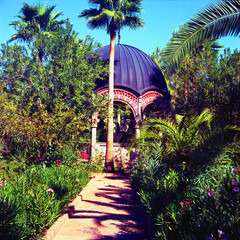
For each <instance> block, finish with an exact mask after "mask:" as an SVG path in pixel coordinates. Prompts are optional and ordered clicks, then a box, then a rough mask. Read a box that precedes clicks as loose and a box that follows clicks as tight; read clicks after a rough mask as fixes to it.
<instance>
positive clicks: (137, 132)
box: [135, 96, 142, 138]
mask: <svg viewBox="0 0 240 240" xmlns="http://www.w3.org/2000/svg"><path fill="white" fill-rule="evenodd" d="M141 122H142V97H141V96H140V97H139V98H138V113H137V116H136V118H135V135H136V138H139V137H140V125H141Z"/></svg>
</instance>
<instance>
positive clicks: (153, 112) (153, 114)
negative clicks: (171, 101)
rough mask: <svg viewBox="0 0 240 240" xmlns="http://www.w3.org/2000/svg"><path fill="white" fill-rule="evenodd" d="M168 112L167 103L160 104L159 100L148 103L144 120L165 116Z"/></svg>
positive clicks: (144, 112)
mask: <svg viewBox="0 0 240 240" xmlns="http://www.w3.org/2000/svg"><path fill="white" fill-rule="evenodd" d="M166 113H167V109H166V104H164V103H162V104H160V103H159V102H158V101H157V102H152V103H150V104H148V105H147V106H146V107H145V109H144V111H143V120H147V119H153V118H165V117H166Z"/></svg>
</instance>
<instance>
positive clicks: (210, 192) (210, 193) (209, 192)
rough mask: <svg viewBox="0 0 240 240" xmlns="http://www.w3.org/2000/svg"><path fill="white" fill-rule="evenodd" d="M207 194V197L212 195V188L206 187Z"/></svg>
mask: <svg viewBox="0 0 240 240" xmlns="http://www.w3.org/2000/svg"><path fill="white" fill-rule="evenodd" d="M207 194H208V196H209V197H212V195H213V192H212V190H211V189H207Z"/></svg>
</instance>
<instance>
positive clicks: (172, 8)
mask: <svg viewBox="0 0 240 240" xmlns="http://www.w3.org/2000/svg"><path fill="white" fill-rule="evenodd" d="M23 2H26V3H28V4H35V3H44V4H48V5H50V6H52V5H56V10H57V11H61V12H63V18H65V19H66V18H69V19H70V21H71V22H72V23H73V26H74V29H75V30H76V31H77V32H78V33H79V38H82V39H83V38H85V36H86V35H91V36H92V37H94V39H95V40H97V41H99V42H100V43H101V44H102V45H103V46H104V45H108V44H109V42H110V41H109V36H108V35H107V33H106V32H105V31H104V30H102V29H101V30H91V29H89V28H88V27H87V24H86V21H85V20H84V19H79V18H78V17H77V16H78V13H79V12H81V11H82V10H83V9H86V8H89V6H90V5H89V4H88V0H37V1H36V0H25V1H23V0H0V43H5V42H6V41H7V40H8V39H9V38H10V37H11V36H12V35H13V34H14V33H15V30H14V29H13V27H12V26H9V25H8V24H9V23H10V22H12V21H15V20H17V19H18V18H16V17H15V16H16V15H18V13H19V11H20V9H21V7H22V6H23V4H22V3H23ZM216 2H217V0H145V1H144V2H143V6H142V7H143V9H144V11H143V13H142V18H143V19H144V21H145V27H144V29H137V30H129V29H124V30H122V31H121V43H122V44H128V45H132V46H135V47H137V48H139V49H141V50H142V51H144V52H145V53H147V54H151V53H152V52H153V51H154V50H156V48H157V46H159V47H160V48H164V47H165V46H166V44H167V42H168V40H169V39H170V38H171V36H172V33H173V31H174V30H176V29H177V28H178V26H179V25H181V24H183V23H185V22H186V21H187V20H188V19H189V18H191V17H193V16H194V15H195V13H196V12H198V11H199V10H201V9H203V8H204V7H206V6H207V5H209V4H212V3H216ZM219 42H220V43H221V44H222V45H224V47H226V48H227V47H229V48H231V49H232V50H234V49H235V48H238V49H240V39H239V38H236V37H226V38H222V39H221V40H220V41H219Z"/></svg>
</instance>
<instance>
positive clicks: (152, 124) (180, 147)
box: [138, 109, 214, 164]
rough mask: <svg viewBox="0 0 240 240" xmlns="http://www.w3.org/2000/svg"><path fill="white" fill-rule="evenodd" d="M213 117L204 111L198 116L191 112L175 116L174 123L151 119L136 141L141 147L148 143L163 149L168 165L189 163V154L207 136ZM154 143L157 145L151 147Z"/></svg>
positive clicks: (166, 120) (207, 110)
mask: <svg viewBox="0 0 240 240" xmlns="http://www.w3.org/2000/svg"><path fill="white" fill-rule="evenodd" d="M213 117H214V115H213V114H212V113H211V112H210V110H209V109H205V110H203V111H202V113H201V114H200V115H197V114H196V113H193V112H191V111H190V112H187V113H186V114H185V115H184V116H182V115H176V122H173V121H172V120H170V119H152V120H149V122H147V123H146V124H145V125H144V127H143V129H142V130H141V136H140V138H139V139H138V141H139V143H140V144H143V146H145V145H146V144H148V143H149V144H150V145H151V146H155V147H156V146H158V148H159V147H160V148H163V149H164V150H163V154H164V156H165V158H166V159H167V161H169V162H168V163H169V164H174V163H176V162H178V163H181V162H189V160H190V156H191V153H192V152H193V151H194V150H195V149H196V148H197V147H198V146H199V145H201V144H203V143H204V141H205V140H206V139H207V137H208V136H209V135H208V134H209V130H210V127H211V126H210V123H211V122H212V120H213ZM154 142H155V143H158V145H156V144H155V145H153V144H152V143H154Z"/></svg>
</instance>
